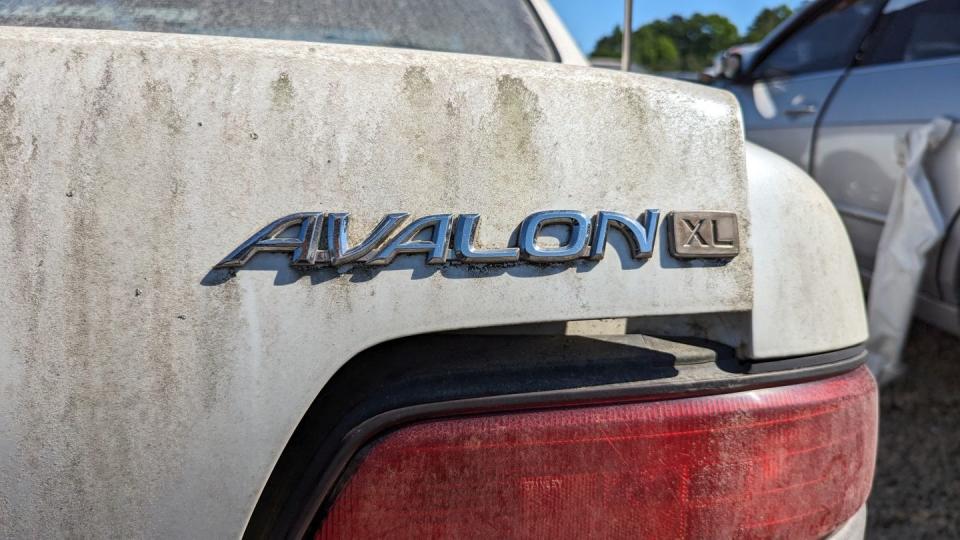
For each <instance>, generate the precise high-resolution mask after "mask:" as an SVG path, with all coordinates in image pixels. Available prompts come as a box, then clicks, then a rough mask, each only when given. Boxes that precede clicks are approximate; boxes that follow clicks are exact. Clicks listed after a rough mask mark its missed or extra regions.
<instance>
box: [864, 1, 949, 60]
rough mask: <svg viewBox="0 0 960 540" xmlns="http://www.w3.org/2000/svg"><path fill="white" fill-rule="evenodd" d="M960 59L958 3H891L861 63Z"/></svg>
mask: <svg viewBox="0 0 960 540" xmlns="http://www.w3.org/2000/svg"><path fill="white" fill-rule="evenodd" d="M943 56H960V0H892V1H891V2H890V3H889V4H887V6H886V7H885V8H884V10H883V14H882V15H881V17H880V21H879V22H878V23H877V29H876V31H875V32H874V33H873V36H872V37H871V39H870V40H869V43H868V47H867V51H866V54H865V56H864V59H863V62H862V63H863V64H866V65H869V64H886V63H889V62H909V61H911V60H925V59H928V58H939V57H943Z"/></svg>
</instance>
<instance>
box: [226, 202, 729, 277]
mask: <svg viewBox="0 0 960 540" xmlns="http://www.w3.org/2000/svg"><path fill="white" fill-rule="evenodd" d="M677 216H681V217H680V218H679V219H680V223H682V224H685V223H690V224H691V225H690V227H692V228H693V230H692V234H693V237H692V238H693V241H694V242H696V241H701V240H702V241H703V242H707V238H708V237H709V238H710V239H711V240H715V241H722V249H720V250H719V251H718V250H709V249H707V250H699V251H696V252H695V251H691V250H690V249H689V248H690V246H692V245H693V244H690V246H687V245H686V243H685V244H684V245H682V246H680V248H679V249H678V246H679V245H680V244H677V242H678V241H679V239H680V237H684V238H686V237H685V236H683V235H682V234H681V235H679V236H678V234H677V233H675V232H674V231H673V229H671V235H670V237H671V248H670V250H671V252H672V253H673V254H674V256H677V257H697V258H717V257H720V258H729V257H734V256H736V254H737V253H738V252H739V244H738V241H737V235H736V230H737V217H736V215H735V214H730V213H722V212H712V213H711V212H707V213H677V214H675V215H674V214H672V215H671V216H670V217H671V223H673V224H675V223H677V219H678V218H677ZM698 216H722V218H716V219H718V220H719V221H715V222H711V223H713V224H709V225H707V226H706V228H705V227H704V225H703V224H700V225H699V226H697V225H695V224H693V222H694V221H696V220H697V219H699V218H698ZM408 217H409V214H406V213H393V214H387V215H386V216H384V217H383V219H381V220H380V223H378V224H377V225H376V226H375V227H374V228H373V230H372V231H370V233H369V234H368V235H367V237H366V239H364V240H363V241H362V242H360V243H359V244H357V245H350V242H349V240H348V235H347V230H348V227H349V224H350V215H349V214H346V213H327V214H325V213H322V212H302V213H298V214H290V215H289V216H285V217H282V218H280V219H278V220H276V221H274V222H273V223H271V224H269V225H267V226H266V227H264V228H263V229H261V230H260V231H258V232H257V233H256V234H254V235H253V236H251V237H250V238H249V239H248V240H247V241H246V242H244V243H243V244H241V245H240V246H239V247H238V248H237V249H235V250H233V251H232V252H231V253H230V254H229V255H227V256H226V257H225V258H224V259H223V260H222V261H220V262H219V263H217V265H216V266H215V267H214V268H239V267H242V266H243V265H244V264H246V263H247V261H249V260H250V259H251V258H252V257H253V256H254V255H256V254H257V253H263V252H286V253H290V258H291V264H293V265H294V266H300V267H311V266H342V265H347V264H353V265H367V266H383V265H387V264H390V263H391V262H392V261H393V260H394V258H396V256H397V255H403V254H420V255H423V256H426V262H427V264H447V263H452V262H456V263H463V264H507V263H516V262H519V261H528V262H532V263H544V264H549V263H562V262H569V261H573V260H576V259H590V260H595V261H596V260H600V259H602V258H603V255H604V251H605V249H606V245H607V234H608V233H609V231H610V230H611V228H612V229H614V230H616V231H617V232H619V233H620V234H622V235H623V236H624V237H625V238H626V240H627V243H628V244H629V246H630V252H631V253H630V254H631V256H632V257H633V258H634V259H646V258H649V257H650V255H651V254H652V253H653V248H654V245H655V244H656V238H657V225H658V224H659V221H660V211H659V210H647V211H646V212H644V213H643V215H642V216H640V217H639V218H637V219H635V218H632V217H630V216H628V215H626V214H621V213H618V212H609V211H606V210H603V211H600V212H598V213H597V215H596V216H594V217H593V219H592V220H591V219H589V218H587V216H586V215H585V214H584V213H583V212H577V211H573V210H547V211H544V212H536V213H534V214H531V215H529V216H527V218H526V219H524V220H523V222H522V223H521V224H520V231H519V234H518V235H517V245H516V246H507V247H503V248H497V249H480V248H477V247H476V245H475V243H474V239H475V238H476V235H477V228H478V227H479V225H480V216H479V215H477V214H460V215H459V216H457V217H456V218H454V216H453V215H452V214H435V215H430V216H424V217H421V218H418V219H415V220H413V221H412V222H410V223H409V224H407V225H406V226H405V227H402V228H401V225H403V223H404V221H406V219H407V218H408ZM704 219H707V218H704ZM717 223H720V225H717ZM548 225H560V226H563V227H566V228H567V229H568V231H569V235H568V236H567V240H566V243H565V244H564V245H561V246H555V247H545V246H543V245H541V244H540V243H539V242H538V241H537V239H538V237H539V236H540V233H541V231H542V230H543V228H544V227H546V226H548ZM731 226H732V227H733V229H732V230H733V236H732V240H729V239H727V237H728V236H729V231H728V228H729V227H731ZM711 227H712V228H711ZM295 228H296V229H295ZM288 231H291V232H296V233H297V234H295V235H290V234H288ZM398 231H399V232H398ZM709 231H713V232H712V233H709ZM704 234H707V235H708V236H703V235H704ZM711 234H712V236H710V235H711ZM718 235H719V236H718ZM687 236H689V235H687ZM687 240H689V239H687ZM685 242H686V241H685Z"/></svg>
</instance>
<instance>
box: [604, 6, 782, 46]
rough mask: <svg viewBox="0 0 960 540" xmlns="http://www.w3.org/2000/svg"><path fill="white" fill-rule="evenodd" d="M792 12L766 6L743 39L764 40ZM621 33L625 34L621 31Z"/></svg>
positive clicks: (748, 40) (779, 7) (778, 7)
mask: <svg viewBox="0 0 960 540" xmlns="http://www.w3.org/2000/svg"><path fill="white" fill-rule="evenodd" d="M792 14H793V10H792V9H790V6H788V5H786V4H781V5H779V6H777V7H774V8H764V9H763V10H762V11H760V13H758V14H757V17H756V18H755V19H753V23H751V24H750V28H749V29H747V35H746V36H744V38H743V40H744V41H746V42H748V43H756V42H758V41H760V40H762V39H763V38H765V37H767V34H769V33H770V31H771V30H773V29H774V28H776V27H777V26H778V25H779V24H780V23H782V22H783V21H784V20H786V18H787V17H789V16H790V15H792ZM621 35H623V34H622V33H621Z"/></svg>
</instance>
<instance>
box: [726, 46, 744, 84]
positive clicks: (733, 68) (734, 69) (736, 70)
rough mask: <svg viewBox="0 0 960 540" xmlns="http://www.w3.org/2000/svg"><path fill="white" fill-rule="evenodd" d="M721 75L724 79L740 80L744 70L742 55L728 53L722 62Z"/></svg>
mask: <svg viewBox="0 0 960 540" xmlns="http://www.w3.org/2000/svg"><path fill="white" fill-rule="evenodd" d="M721 65H722V69H721V74H722V75H723V78H724V79H729V80H735V79H738V78H740V75H741V71H740V70H741V69H743V58H741V57H740V53H735V52H727V53H725V54H724V55H723V59H722V60H721Z"/></svg>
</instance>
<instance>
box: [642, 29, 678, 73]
mask: <svg viewBox="0 0 960 540" xmlns="http://www.w3.org/2000/svg"><path fill="white" fill-rule="evenodd" d="M630 51H631V56H632V57H633V61H634V62H635V63H637V64H640V65H641V66H644V67H646V68H647V69H649V70H651V71H670V70H674V69H676V66H677V65H678V61H679V59H680V53H679V52H677V47H676V45H674V43H673V40H672V39H670V38H669V37H667V36H665V35H663V34H659V33H657V32H656V31H654V30H653V29H652V28H650V27H648V26H642V27H640V28H638V29H637V31H636V32H634V33H633V38H632V41H631V42H630Z"/></svg>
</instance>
